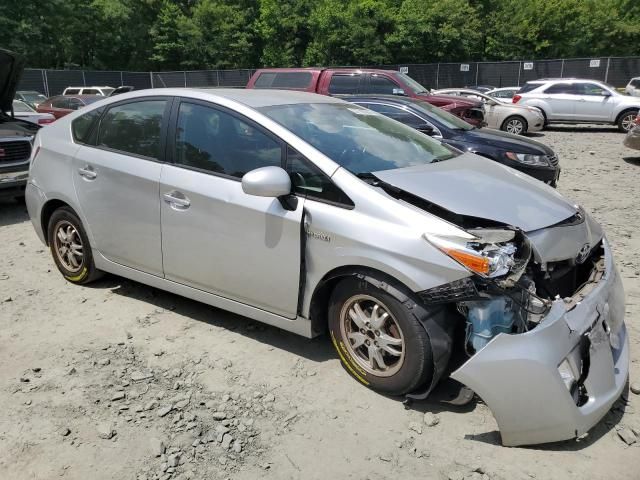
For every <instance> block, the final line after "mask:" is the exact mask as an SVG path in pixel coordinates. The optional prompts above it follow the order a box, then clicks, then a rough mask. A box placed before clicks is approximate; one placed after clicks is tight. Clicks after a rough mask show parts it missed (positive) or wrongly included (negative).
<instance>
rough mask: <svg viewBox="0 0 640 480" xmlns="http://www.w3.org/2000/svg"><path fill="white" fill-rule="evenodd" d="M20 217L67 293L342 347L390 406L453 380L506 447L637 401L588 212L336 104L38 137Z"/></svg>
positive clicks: (293, 98)
mask: <svg viewBox="0 0 640 480" xmlns="http://www.w3.org/2000/svg"><path fill="white" fill-rule="evenodd" d="M26 199H27V206H28V209H29V214H30V217H31V220H32V222H33V226H34V227H35V230H36V232H37V234H38V236H39V237H40V239H41V240H42V241H43V242H44V243H45V244H46V245H48V246H49V248H50V249H51V254H52V257H53V261H54V262H55V264H56V266H57V268H58V269H59V270H60V272H61V273H62V275H63V276H64V277H65V278H66V279H67V280H68V281H69V282H72V283H76V284H85V283H88V282H90V281H92V280H94V279H96V278H98V276H99V275H100V274H101V273H102V272H109V273H111V274H115V275H120V276H122V277H126V278H129V279H132V280H135V281H138V282H142V283H144V284H147V285H151V286H154V287H157V288H161V289H164V290H168V291H171V292H174V293H177V294H179V295H184V296H185V297H189V298H192V299H195V300H198V301H200V302H204V303H207V304H209V305H212V306H215V307H219V308H223V309H225V310H229V311H232V312H235V313H237V314H240V315H243V316H246V317H250V318H253V319H255V320H259V321H261V322H265V323H267V324H270V325H274V326H277V327H280V328H283V329H285V330H289V331H292V332H295V333H298V334H300V335H304V336H306V337H313V336H316V335H319V334H322V333H324V332H328V336H329V338H330V340H331V342H332V343H333V345H334V346H335V348H336V351H337V354H338V356H339V357H340V360H341V361H342V364H343V365H344V367H345V370H346V371H347V372H348V373H349V374H350V375H352V376H353V377H354V378H355V379H357V380H358V381H359V382H361V383H362V384H364V385H366V386H368V387H370V388H372V389H375V390H377V391H380V392H384V393H387V394H393V395H402V394H408V395H413V397H412V398H426V396H427V395H428V394H429V393H430V392H431V391H432V389H433V388H434V386H435V385H436V384H437V383H438V381H440V380H442V379H444V378H453V379H454V380H457V381H459V382H460V383H462V384H464V385H465V386H466V388H468V390H469V391H470V392H475V393H476V394H477V395H478V396H479V397H480V398H482V399H483V400H484V402H486V404H487V405H488V406H489V408H491V410H492V411H493V414H494V416H495V417H496V420H497V423H498V425H499V427H500V430H501V434H502V441H503V443H504V444H505V445H521V444H535V443H543V442H550V441H557V440H564V439H570V438H573V437H576V436H577V435H582V434H583V433H585V432H587V431H588V430H589V429H590V428H591V427H592V426H593V425H594V424H596V423H597V422H598V421H599V420H600V419H601V418H602V417H603V416H604V415H605V414H606V413H607V411H608V410H609V408H610V407H611V406H612V404H613V403H614V402H615V400H616V399H617V398H618V397H619V396H620V395H621V393H622V392H623V391H624V389H625V388H626V382H627V377H628V362H629V358H628V338H627V330H626V328H625V324H624V292H623V289H622V283H621V280H620V276H619V275H618V273H617V271H616V267H615V265H614V261H613V258H612V254H611V249H610V247H609V244H608V243H607V239H606V237H605V236H604V234H603V232H602V229H601V228H600V226H599V225H598V224H597V223H596V222H595V221H594V220H593V219H592V218H591V217H590V216H589V214H588V213H586V212H585V211H584V210H583V209H582V208H581V207H579V206H577V205H574V204H573V203H571V202H569V201H568V200H566V199H564V198H563V197H562V196H561V195H560V194H559V193H557V192H556V191H555V190H554V189H552V188H550V187H548V186H546V185H544V184H542V183H541V182H538V181H536V180H535V179H532V178H530V177H527V176H526V175H523V174H520V173H518V172H517V171H515V170H512V169H510V168H508V167H505V166H502V165H499V164H497V163H495V162H492V161H490V160H486V159H483V158H481V157H477V156H475V155H473V154H469V153H462V152H460V151H457V150H455V149H452V148H451V147H448V146H445V145H443V144H441V143H439V142H438V141H437V140H434V139H433V138H430V137H428V136H426V135H423V134H421V133H419V132H418V131H416V130H413V129H411V128H409V127H406V126H404V125H402V124H401V123H398V122H396V121H394V120H391V119H389V118H387V117H384V116H382V115H380V114H377V113H375V112H373V111H371V110H367V109H364V108H361V107H359V106H356V105H353V104H350V103H346V102H344V101H341V100H338V99H335V98H330V97H326V96H319V95H314V94H309V93H297V92H286V91H276V90H274V91H265V90H223V89H219V90H218V89H213V90H211V89H210V90H195V89H194V90H191V89H157V90H146V91H137V92H132V93H129V94H123V95H120V96H117V97H115V98H109V99H106V100H102V101H100V102H96V103H95V104H92V105H91V106H88V107H86V108H84V109H82V110H81V111H78V112H74V113H72V114H70V115H68V116H66V117H64V118H63V119H60V120H58V121H57V122H55V123H54V124H52V125H51V126H49V127H47V128H46V129H42V130H41V131H40V132H39V133H38V136H37V137H36V140H35V145H34V148H33V154H32V158H31V167H30V174H29V180H28V185H27V190H26ZM454 353H456V354H455V355H454ZM457 353H459V354H460V355H457ZM458 358H461V360H458Z"/></svg>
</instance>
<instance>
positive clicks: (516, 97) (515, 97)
mask: <svg viewBox="0 0 640 480" xmlns="http://www.w3.org/2000/svg"><path fill="white" fill-rule="evenodd" d="M521 98H522V96H520V95H514V96H513V99H512V100H511V101H512V102H513V103H518V102H519V101H520V99H521Z"/></svg>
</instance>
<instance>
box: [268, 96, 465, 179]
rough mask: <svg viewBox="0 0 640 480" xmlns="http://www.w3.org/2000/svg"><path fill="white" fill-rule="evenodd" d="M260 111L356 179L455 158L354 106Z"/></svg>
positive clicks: (310, 105) (422, 137) (304, 105)
mask: <svg viewBox="0 0 640 480" xmlns="http://www.w3.org/2000/svg"><path fill="white" fill-rule="evenodd" d="M258 110H260V111H261V112H262V113H264V114H265V115H267V116H268V117H271V118H272V119H273V120H275V121H276V122H278V123H280V124H282V125H283V126H284V127H286V128H287V129H289V130H290V131H292V132H293V133H295V134H296V135H297V136H299V137H300V138H302V139H303V140H305V141H306V142H308V143H309V144H311V145H313V146H314V147H315V148H317V149H318V150H319V151H321V152H322V153H324V154H325V155H326V156H328V157H329V158H331V159H332V160H333V161H335V162H336V163H338V164H339V165H341V166H343V167H345V168H346V169H347V170H349V171H350V172H351V173H354V174H356V175H361V174H369V173H371V172H376V171H381V170H392V169H395V168H404V167H412V166H416V165H427V164H429V163H432V162H437V161H441V160H446V159H449V158H452V157H454V156H457V153H454V151H453V150H451V149H449V148H447V147H446V146H444V145H442V144H440V143H439V142H438V141H436V140H434V139H432V138H430V137H428V136H426V135H424V134H422V133H420V132H418V131H416V130H414V129H413V128H411V127H407V126H405V125H403V124H401V123H399V122H396V121H394V120H390V119H389V118H387V117H385V116H383V115H380V114H378V113H376V112H373V111H371V110H368V109H366V108H363V107H359V106H357V105H353V104H342V103H300V104H293V105H276V106H269V107H262V108H259V109H258Z"/></svg>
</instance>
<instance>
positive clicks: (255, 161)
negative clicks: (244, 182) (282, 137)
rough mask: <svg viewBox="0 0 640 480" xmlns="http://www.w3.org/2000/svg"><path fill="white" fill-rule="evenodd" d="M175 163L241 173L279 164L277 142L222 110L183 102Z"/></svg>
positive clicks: (232, 173) (201, 168)
mask: <svg viewBox="0 0 640 480" xmlns="http://www.w3.org/2000/svg"><path fill="white" fill-rule="evenodd" d="M175 161H176V163H178V164H180V165H185V166H188V167H193V168H197V169H200V170H206V171H209V172H213V173H219V174H223V175H230V176H233V177H238V178H242V176H243V175H244V174H245V173H247V172H249V171H251V170H254V169H256V168H260V167H268V166H276V167H280V166H282V147H281V144H280V142H278V141H276V140H275V139H273V138H271V137H269V136H267V135H266V134H265V133H263V132H262V131H261V130H259V129H258V128H256V127H254V126H252V125H250V124H248V123H246V122H243V121H242V120H240V119H238V118H236V117H235V116H233V115H231V114H229V113H226V112H224V111H222V110H218V109H215V108H211V107H207V106H204V105H197V104H193V103H187V102H182V103H181V104H180V109H179V111H178V127H177V131H176V156H175Z"/></svg>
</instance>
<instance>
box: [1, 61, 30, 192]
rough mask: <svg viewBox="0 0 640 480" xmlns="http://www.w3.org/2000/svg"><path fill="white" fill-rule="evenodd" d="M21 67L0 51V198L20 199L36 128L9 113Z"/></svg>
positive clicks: (19, 62) (11, 108) (21, 63)
mask: <svg viewBox="0 0 640 480" xmlns="http://www.w3.org/2000/svg"><path fill="white" fill-rule="evenodd" d="M23 68H24V64H23V61H22V59H21V58H20V57H19V56H18V55H17V54H15V53H13V52H10V51H8V50H3V49H0V198H3V197H16V198H21V197H23V196H24V188H25V185H26V183H27V176H28V171H29V158H30V157H31V146H32V144H33V138H34V137H35V135H36V133H37V132H38V130H39V129H40V126H39V125H36V124H34V123H31V122H27V121H25V120H20V119H18V118H16V117H15V116H14V114H13V97H14V95H15V93H16V87H17V85H18V80H19V79H20V76H21V75H22V70H23Z"/></svg>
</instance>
